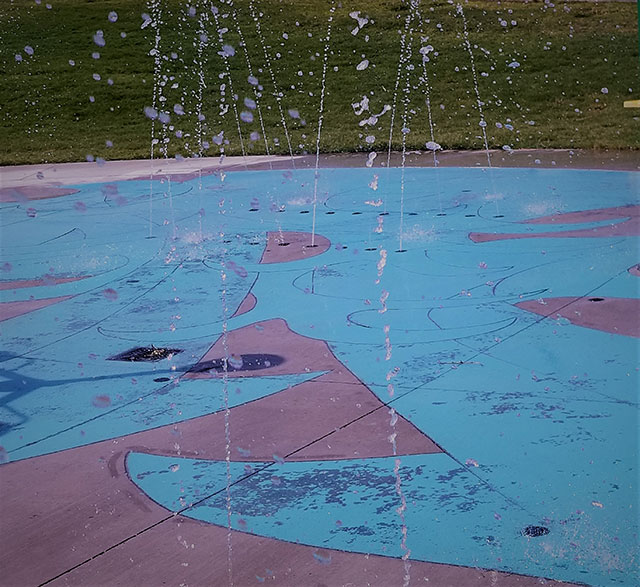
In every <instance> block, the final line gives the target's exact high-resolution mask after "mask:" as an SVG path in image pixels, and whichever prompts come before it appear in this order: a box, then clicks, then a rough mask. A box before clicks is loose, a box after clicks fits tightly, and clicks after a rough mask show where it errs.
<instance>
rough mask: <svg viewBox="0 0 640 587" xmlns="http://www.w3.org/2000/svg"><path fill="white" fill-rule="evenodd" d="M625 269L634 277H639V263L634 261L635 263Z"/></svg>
mask: <svg viewBox="0 0 640 587" xmlns="http://www.w3.org/2000/svg"><path fill="white" fill-rule="evenodd" d="M627 271H629V273H631V275H635V276H636V277H640V263H636V264H635V265H632V266H631V267H629V269H628V270H627Z"/></svg>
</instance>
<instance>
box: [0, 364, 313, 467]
mask: <svg viewBox="0 0 640 587" xmlns="http://www.w3.org/2000/svg"><path fill="white" fill-rule="evenodd" d="M138 365H140V364H139V363H138ZM138 368H139V367H138ZM172 373H173V372H171V371H170V370H169V372H168V373H166V375H169V376H170V377H171V375H172ZM320 374H321V373H308V374H300V375H283V376H269V377H257V378H233V379H229V381H228V383H227V385H225V383H224V381H223V380H222V379H221V378H215V379H195V380H194V379H178V378H175V379H174V381H173V382H169V383H165V384H163V383H157V382H154V381H153V379H152V378H153V377H157V376H158V373H157V372H150V371H147V372H138V373H129V374H123V373H120V374H118V375H116V374H112V375H110V376H103V377H104V378H103V379H101V380H99V381H95V380H94V381H93V384H92V385H91V387H87V385H86V383H85V382H84V378H80V380H79V381H78V380H76V381H74V382H65V381H64V380H62V381H59V382H56V381H48V382H43V383H42V388H41V391H42V392H43V393H49V394H50V395H48V400H47V403H46V409H43V406H42V397H41V394H39V393H37V392H36V393H28V394H25V395H24V396H23V397H21V398H20V399H19V400H15V401H14V402H12V410H11V411H7V413H6V414H3V416H4V417H5V418H6V419H9V418H11V416H13V417H14V418H16V420H17V422H16V425H15V426H14V427H13V428H12V429H11V431H10V432H9V433H8V434H7V435H6V436H5V437H4V438H3V442H4V443H5V444H4V447H5V449H6V450H7V451H9V452H10V456H11V459H12V460H19V459H24V458H28V457H33V456H38V455H42V454H47V453H51V452H55V451H60V450H65V449H68V448H73V447H75V446H82V445H85V444H90V443H92V442H98V441H100V440H107V439H109V438H114V437H120V436H125V435H127V434H134V433H136V432H141V431H144V430H151V429H153V428H158V427H160V426H166V425H168V424H175V423H178V422H184V421H185V420H189V419H191V418H197V417H199V416H205V415H207V414H211V413H214V412H219V411H222V410H224V409H225V397H226V398H227V402H228V405H229V407H230V408H233V407H235V406H238V405H242V404H244V403H247V402H251V401H255V400H258V399H260V398H263V397H267V396H269V395H272V394H274V393H277V392H279V391H282V390H283V389H287V388H288V387H291V386H293V385H297V384H299V383H302V382H304V381H308V380H309V379H312V378H314V377H317V376H318V375H320ZM131 375H136V377H131ZM123 380H124V381H123ZM133 380H135V384H131V383H130V382H131V381H133ZM114 382H115V383H116V385H117V383H118V382H120V389H122V393H116V394H115V395H112V394H113V389H114ZM38 383H40V382H38V381H32V382H31V381H30V382H29V383H28V384H27V385H30V384H33V385H38ZM102 397H108V398H109V400H110V401H109V405H104V402H102V403H101V402H100V400H99V398H102ZM96 398H98V399H96ZM18 418H22V421H20V420H18Z"/></svg>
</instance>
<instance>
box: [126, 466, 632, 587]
mask: <svg viewBox="0 0 640 587" xmlns="http://www.w3.org/2000/svg"><path fill="white" fill-rule="evenodd" d="M400 462H401V464H400V467H399V470H398V476H396V474H395V471H394V469H395V464H396V460H395V458H393V457H390V458H379V459H363V460H351V461H347V462H343V461H315V462H306V463H284V464H268V463H231V466H230V479H231V482H232V485H231V487H230V493H229V497H230V503H231V520H232V522H231V524H232V528H234V529H236V530H242V531H247V532H251V533H254V534H258V535H261V536H269V537H273V538H280V539H283V540H288V541H290V542H295V543H302V544H309V545H314V546H318V547H321V548H327V549H338V550H347V551H354V552H361V553H368V554H377V555H384V556H393V557H400V556H402V555H403V554H404V552H405V551H404V550H403V549H402V547H401V542H402V520H401V518H400V516H399V514H398V512H397V508H398V505H399V497H398V494H397V492H396V479H399V480H400V485H399V487H400V490H401V492H402V494H403V496H404V498H405V499H406V501H407V504H408V506H407V510H406V515H405V522H406V526H407V539H406V546H407V548H409V549H410V550H411V559H413V560H428V561H437V562H448V563H454V564H457V565H464V566H479V567H483V568H495V569H501V570H506V571H514V570H515V571H517V572H520V573H527V574H532V575H538V576H549V575H551V574H553V575H554V577H556V578H558V579H567V580H577V579H578V578H579V577H580V576H582V577H584V578H585V579H587V578H588V579H587V580H588V581H590V582H594V584H605V583H609V582H611V583H613V584H616V583H617V584H620V581H621V580H624V572H622V571H621V569H620V568H619V566H620V565H623V564H629V563H630V562H632V561H630V560H622V559H621V558H620V556H619V554H618V553H617V552H615V551H616V550H619V549H614V547H613V546H612V543H611V542H610V541H604V540H602V538H601V536H600V534H601V532H602V530H603V528H602V524H603V523H604V524H606V515H605V514H604V511H603V510H600V509H596V510H595V511H594V508H590V510H588V511H586V512H579V513H578V512H575V511H574V512H570V513H568V515H567V516H566V517H564V518H559V517H558V518H552V519H548V518H547V519H543V518H540V519H538V520H535V523H540V524H545V525H546V526H548V527H549V528H550V529H551V533H550V534H548V535H547V536H543V537H538V538H528V537H526V536H523V535H522V529H523V528H524V527H525V526H526V525H528V524H530V523H532V516H533V514H532V513H531V511H528V509H525V508H522V507H519V506H518V505H516V504H514V503H510V502H509V501H507V500H506V499H505V498H504V496H503V495H501V494H500V493H499V492H498V491H496V490H494V489H493V488H491V486H490V485H488V484H486V483H484V482H482V481H481V480H480V479H479V478H478V476H477V475H476V474H475V472H474V471H473V470H468V469H467V468H465V467H462V466H460V465H459V464H458V463H456V462H455V461H454V460H452V459H451V458H450V457H449V456H447V455H444V454H440V455H430V456H429V457H425V456H405V457H402V458H401V459H400ZM127 466H128V471H129V474H130V476H131V478H132V479H134V480H135V482H136V483H137V484H138V485H139V486H140V487H141V488H142V489H143V490H144V491H145V492H146V493H148V494H149V495H150V496H151V497H153V499H155V500H156V501H157V502H158V503H160V504H161V505H163V506H164V507H166V508H167V509H168V510H170V511H181V512H182V513H183V514H184V515H186V516H188V517H191V518H194V519H197V520H202V521H206V522H209V523H212V524H217V525H220V526H227V519H228V518H227V515H228V510H227V493H226V486H227V474H226V464H225V463H224V462H210V461H209V462H208V461H196V460H191V459H175V458H173V459H172V458H169V457H158V456H152V455H144V454H131V455H130V456H129V458H128V461H127ZM250 471H253V472H255V473H253V474H251V473H250ZM243 476H245V478H244V479H242V481H241V482H240V483H236V482H237V481H238V479H240V478H242V477H243ZM554 507H556V508H557V507H558V506H557V505H556V506H554ZM470 519H473V523H472V524H470ZM606 530H607V531H611V530H612V528H610V527H608V526H606ZM596 532H598V535H595V533H596ZM568 544H572V545H573V546H570V547H569V549H570V550H569V551H567V550H565V549H566V548H567V545H568ZM627 555H628V556H630V555H632V552H628V553H627ZM567 567H569V568H567ZM623 584H624V583H623ZM628 584H632V583H628Z"/></svg>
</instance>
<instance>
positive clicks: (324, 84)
mask: <svg viewBox="0 0 640 587" xmlns="http://www.w3.org/2000/svg"><path fill="white" fill-rule="evenodd" d="M335 10H336V7H335V2H334V0H332V2H331V9H330V11H329V21H328V24H327V36H326V37H325V44H324V54H323V58H322V85H321V90H320V110H319V113H318V136H317V138H316V167H315V173H314V176H313V217H312V220H311V246H312V247H315V244H316V209H317V207H318V177H319V167H320V138H321V135H322V122H323V121H324V95H325V91H326V87H327V60H328V59H329V47H330V44H331V24H332V23H333V14H334V12H335Z"/></svg>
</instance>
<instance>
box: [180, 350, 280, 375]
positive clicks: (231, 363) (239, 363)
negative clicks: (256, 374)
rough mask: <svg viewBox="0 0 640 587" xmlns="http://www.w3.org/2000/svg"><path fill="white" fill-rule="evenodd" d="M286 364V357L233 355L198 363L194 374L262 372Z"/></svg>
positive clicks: (193, 369)
mask: <svg viewBox="0 0 640 587" xmlns="http://www.w3.org/2000/svg"><path fill="white" fill-rule="evenodd" d="M282 363H284V357H281V356H280V355H269V354H265V353H258V354H246V355H231V356H230V357H221V358H219V359H212V360H211V361H203V362H202V363H198V364H197V365H195V366H194V367H193V368H192V369H191V372H192V373H207V372H209V371H216V372H217V373H223V372H225V371H226V372H227V373H231V372H232V371H260V370H261V369H269V368H270V367H276V366H278V365H281V364H282Z"/></svg>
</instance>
